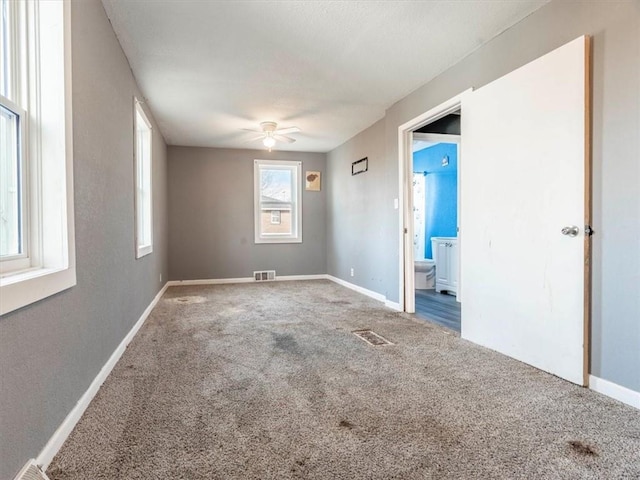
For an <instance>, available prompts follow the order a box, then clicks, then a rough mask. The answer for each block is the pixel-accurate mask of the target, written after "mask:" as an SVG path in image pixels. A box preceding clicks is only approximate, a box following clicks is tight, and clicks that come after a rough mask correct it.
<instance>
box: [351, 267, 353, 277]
mask: <svg viewBox="0 0 640 480" xmlns="http://www.w3.org/2000/svg"><path fill="white" fill-rule="evenodd" d="M351 276H352V277H353V268H352V269H351Z"/></svg>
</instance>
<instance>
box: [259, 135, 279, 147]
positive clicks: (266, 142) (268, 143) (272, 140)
mask: <svg viewBox="0 0 640 480" xmlns="http://www.w3.org/2000/svg"><path fill="white" fill-rule="evenodd" d="M262 143H263V144H264V146H265V147H267V148H268V149H269V150H271V148H273V146H274V145H275V144H276V140H275V138H273V137H271V136H267V137H264V139H263V140H262Z"/></svg>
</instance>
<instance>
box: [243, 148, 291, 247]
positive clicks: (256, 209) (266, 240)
mask: <svg viewBox="0 0 640 480" xmlns="http://www.w3.org/2000/svg"><path fill="white" fill-rule="evenodd" d="M262 166H270V167H275V168H276V169H283V170H284V169H287V170H291V171H292V174H293V179H294V182H293V185H292V188H293V189H294V190H295V191H293V192H292V202H291V231H292V233H291V234H271V235H264V234H262V228H261V227H262V211H263V210H264V209H263V208H262V204H261V201H260V197H261V192H260V170H261V167H262ZM253 216H254V241H255V243H256V244H274V243H302V162H300V161H291V160H254V167H253Z"/></svg>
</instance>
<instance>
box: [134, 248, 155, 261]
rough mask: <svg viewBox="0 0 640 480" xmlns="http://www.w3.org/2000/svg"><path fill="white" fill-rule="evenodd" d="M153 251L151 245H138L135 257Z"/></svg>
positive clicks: (140, 256) (143, 255)
mask: <svg viewBox="0 0 640 480" xmlns="http://www.w3.org/2000/svg"><path fill="white" fill-rule="evenodd" d="M152 252H153V245H145V246H144V247H138V251H137V252H136V259H138V258H142V257H145V256H147V255H149V254H150V253H152Z"/></svg>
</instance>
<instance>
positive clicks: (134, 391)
mask: <svg viewBox="0 0 640 480" xmlns="http://www.w3.org/2000/svg"><path fill="white" fill-rule="evenodd" d="M363 328H370V329H373V330H374V331H375V332H377V333H379V334H380V335H382V336H383V337H385V338H387V339H388V340H390V341H392V342H393V343H394V345H386V346H375V347H374V346H371V345H369V344H367V343H365V342H364V341H363V340H361V339H359V338H357V337H356V336H355V335H353V334H352V333H351V332H352V331H353V330H356V329H363ZM47 473H48V474H49V475H50V477H51V478H52V479H54V480H56V479H57V480H63V479H64V480H68V479H83V480H88V479H110V480H115V479H194V480H198V479H293V478H304V479H496V478H504V479H556V478H558V479H591V478H599V479H600V478H601V479H618V478H620V479H622V478H625V479H638V478H640V411H638V410H636V409H633V408H631V407H629V406H625V405H623V404H621V403H619V402H616V401H614V400H611V399H609V398H607V397H604V396H602V395H600V394H597V393H595V392H593V391H590V390H586V389H583V388H580V387H578V386H575V385H572V384H570V383H567V382H565V381H563V380H560V379H558V378H556V377H554V376H552V375H548V374H545V373H543V372H541V371H539V370H536V369H534V368H532V367H529V366H527V365H524V364H522V363H520V362H517V361H515V360H512V359H510V358H507V357H504V356H502V355H500V354H498V353H495V352H493V351H490V350H487V349H485V348H482V347H479V346H476V345H473V344H471V343H469V342H466V341H464V340H462V339H460V338H459V337H458V336H456V335H455V334H451V333H448V332H447V331H446V330H444V329H442V328H440V327H437V326H432V325H430V324H428V323H425V322H424V321H421V320H417V319H415V318H413V317H412V316H409V315H406V314H400V313H396V312H393V311H391V310H389V309H386V308H384V307H382V306H381V304H380V303H378V302H375V301H373V300H371V299H369V298H367V297H364V296H362V295H359V294H357V293H354V292H352V291H350V290H347V289H345V288H343V287H341V286H338V285H335V284H333V283H331V282H328V281H306V282H276V283H264V284H241V285H217V286H197V287H172V288H170V289H169V290H168V291H167V293H166V294H165V295H164V297H163V298H162V300H161V301H160V302H159V304H158V305H157V306H156V308H155V309H154V310H153V312H152V313H151V315H150V317H149V318H148V319H147V321H146V323H145V325H144V326H143V327H142V329H141V330H140V331H139V333H138V335H137V336H136V338H135V339H134V340H133V342H132V343H131V344H130V345H129V347H128V348H127V351H126V352H125V353H124V355H123V356H122V358H121V360H120V362H119V363H118V365H117V366H116V367H115V369H114V370H113V372H112V373H111V375H110V376H109V378H108V379H107V381H106V382H105V383H104V385H103V387H102V388H101V389H100V391H99V392H98V394H97V396H96V397H95V399H94V400H93V402H92V403H91V405H90V406H89V408H88V409H87V411H86V412H85V414H84V416H83V417H82V419H81V420H80V422H79V423H78V425H77V426H76V428H75V430H74V431H73V433H72V434H71V436H70V437H69V439H68V440H67V442H66V443H65V444H64V446H63V447H62V449H61V450H60V452H59V453H58V455H57V456H56V457H55V459H54V460H53V463H52V464H51V465H50V467H49V469H48V472H47Z"/></svg>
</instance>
